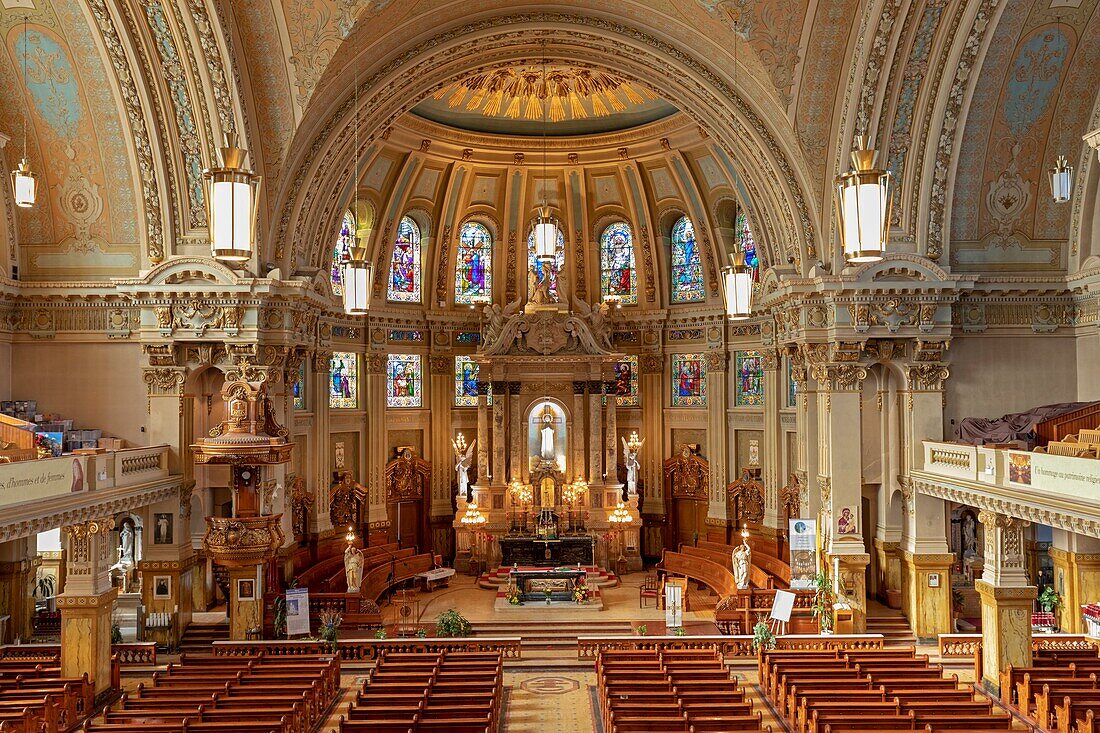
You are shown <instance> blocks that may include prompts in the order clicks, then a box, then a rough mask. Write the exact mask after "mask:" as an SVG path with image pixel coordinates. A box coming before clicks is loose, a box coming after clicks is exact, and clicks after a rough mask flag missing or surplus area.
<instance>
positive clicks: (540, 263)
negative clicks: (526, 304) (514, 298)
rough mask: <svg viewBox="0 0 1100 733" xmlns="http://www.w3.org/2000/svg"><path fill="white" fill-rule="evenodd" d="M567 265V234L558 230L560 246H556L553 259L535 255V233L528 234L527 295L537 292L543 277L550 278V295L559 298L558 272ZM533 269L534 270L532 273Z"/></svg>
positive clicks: (555, 298)
mask: <svg viewBox="0 0 1100 733" xmlns="http://www.w3.org/2000/svg"><path fill="white" fill-rule="evenodd" d="M563 267H565V235H564V234H562V233H561V230H560V229H559V230H558V246H557V247H555V248H554V259H553V260H540V259H539V258H537V257H535V233H534V232H531V233H530V234H528V235H527V272H528V275H527V297H531V294H533V293H534V292H535V288H536V287H537V286H538V284H539V283H541V282H542V280H543V278H546V277H549V278H550V297H551V298H552V299H554V300H557V298H558V273H559V272H561V268H563ZM532 270H533V271H534V272H533V273H532Z"/></svg>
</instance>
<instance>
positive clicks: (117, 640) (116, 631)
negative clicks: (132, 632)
mask: <svg viewBox="0 0 1100 733" xmlns="http://www.w3.org/2000/svg"><path fill="white" fill-rule="evenodd" d="M111 643H112V644H121V643H122V629H121V628H120V627H119V625H118V623H117V622H116V623H112V624H111Z"/></svg>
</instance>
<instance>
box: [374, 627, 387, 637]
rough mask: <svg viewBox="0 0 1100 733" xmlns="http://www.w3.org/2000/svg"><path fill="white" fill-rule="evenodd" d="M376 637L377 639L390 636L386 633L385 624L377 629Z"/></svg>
mask: <svg viewBox="0 0 1100 733" xmlns="http://www.w3.org/2000/svg"><path fill="white" fill-rule="evenodd" d="M374 638H375V639H386V638H388V634H386V627H385V626H383V627H382V628H380V629H378V630H376V631H375V632H374Z"/></svg>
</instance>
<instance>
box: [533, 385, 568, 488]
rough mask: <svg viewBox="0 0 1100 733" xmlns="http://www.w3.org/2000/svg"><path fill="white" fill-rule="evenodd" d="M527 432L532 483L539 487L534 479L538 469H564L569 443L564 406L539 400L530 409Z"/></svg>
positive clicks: (561, 470)
mask: <svg viewBox="0 0 1100 733" xmlns="http://www.w3.org/2000/svg"><path fill="white" fill-rule="evenodd" d="M527 432H528V440H527V449H528V456H529V459H528V466H527V470H528V471H530V472H531V474H532V480H531V484H532V485H533V486H535V487H536V490H537V489H538V487H539V484H538V483H537V482H536V481H535V480H534V473H535V472H537V471H549V470H555V471H558V472H562V473H564V472H565V468H566V465H565V463H566V447H567V446H566V418H565V410H563V409H562V407H561V406H560V405H558V404H557V403H556V402H553V401H551V400H542V401H541V402H538V403H536V404H535V405H533V406H532V407H531V410H530V412H529V413H528V417H527ZM536 493H538V492H537V491H536Z"/></svg>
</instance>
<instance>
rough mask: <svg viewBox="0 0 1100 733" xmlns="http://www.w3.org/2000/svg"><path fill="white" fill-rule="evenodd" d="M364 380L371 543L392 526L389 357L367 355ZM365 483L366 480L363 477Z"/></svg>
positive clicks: (364, 362) (379, 539)
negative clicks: (388, 502)
mask: <svg viewBox="0 0 1100 733" xmlns="http://www.w3.org/2000/svg"><path fill="white" fill-rule="evenodd" d="M363 371H364V373H365V376H366V379H364V380H363V381H364V389H363V400H364V401H365V402H364V404H363V407H364V408H365V409H366V411H367V420H368V423H367V424H368V430H367V431H366V433H367V435H366V444H367V476H366V482H365V484H366V486H367V489H368V491H369V497H370V499H369V516H370V528H369V532H370V540H369V541H370V544H378V541H383V533H385V534H386V536H387V539H388V531H389V526H390V520H389V516H388V515H387V513H386V485H385V480H384V474H385V470H386V458H387V452H386V420H385V415H386V357H385V355H384V354H376V353H370V354H365V355H364V356H363ZM360 482H361V483H363V480H362V479H360Z"/></svg>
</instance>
